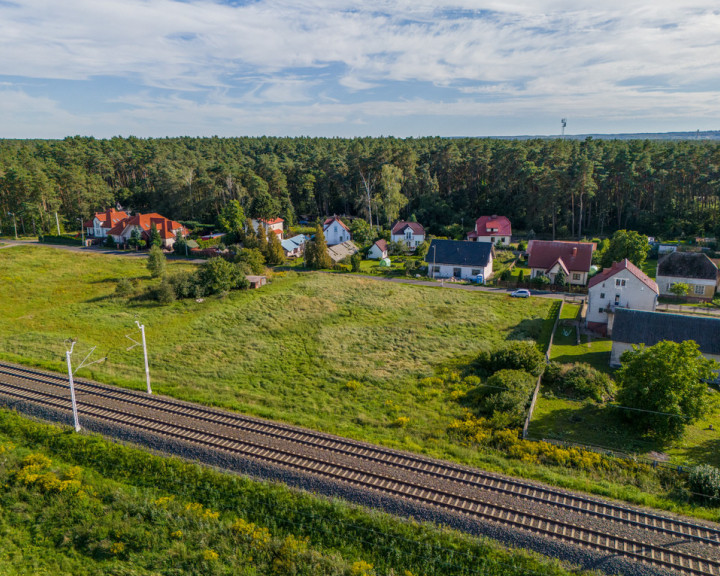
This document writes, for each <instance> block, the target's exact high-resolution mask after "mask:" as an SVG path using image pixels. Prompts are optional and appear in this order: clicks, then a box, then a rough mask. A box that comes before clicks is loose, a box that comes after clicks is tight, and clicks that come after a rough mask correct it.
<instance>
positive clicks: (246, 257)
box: [235, 248, 265, 275]
mask: <svg viewBox="0 0 720 576" xmlns="http://www.w3.org/2000/svg"><path fill="white" fill-rule="evenodd" d="M235 262H236V263H237V264H239V265H240V267H241V268H242V270H243V271H244V272H245V274H257V275H261V274H263V273H264V272H265V256H263V255H262V252H260V250H258V249H257V248H243V249H242V250H240V252H238V254H237V256H235Z"/></svg>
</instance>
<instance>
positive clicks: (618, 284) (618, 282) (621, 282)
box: [615, 278, 625, 288]
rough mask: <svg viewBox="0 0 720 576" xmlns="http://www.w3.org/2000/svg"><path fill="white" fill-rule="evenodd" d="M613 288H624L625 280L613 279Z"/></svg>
mask: <svg viewBox="0 0 720 576" xmlns="http://www.w3.org/2000/svg"><path fill="white" fill-rule="evenodd" d="M615 286H616V287H618V288H619V287H621V286H625V280H621V279H620V278H616V279H615Z"/></svg>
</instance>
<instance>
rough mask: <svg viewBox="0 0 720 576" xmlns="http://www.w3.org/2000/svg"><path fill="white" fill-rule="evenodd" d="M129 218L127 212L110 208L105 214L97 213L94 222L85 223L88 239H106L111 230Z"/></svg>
mask: <svg viewBox="0 0 720 576" xmlns="http://www.w3.org/2000/svg"><path fill="white" fill-rule="evenodd" d="M127 217H128V215H127V212H123V211H122V210H115V208H110V210H106V211H105V212H96V213H95V216H93V218H92V220H88V221H86V222H83V228H85V234H86V235H87V236H88V238H106V237H107V234H108V232H109V231H110V229H111V228H112V227H113V226H115V225H116V224H118V223H119V222H120V221H121V220H124V219H125V218H127Z"/></svg>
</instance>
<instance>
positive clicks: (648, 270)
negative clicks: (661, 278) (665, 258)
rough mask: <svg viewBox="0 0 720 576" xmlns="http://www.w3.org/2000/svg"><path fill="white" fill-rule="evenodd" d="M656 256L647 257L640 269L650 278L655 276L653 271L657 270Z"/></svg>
mask: <svg viewBox="0 0 720 576" xmlns="http://www.w3.org/2000/svg"><path fill="white" fill-rule="evenodd" d="M657 263H658V261H657V258H653V259H647V260H645V262H644V263H643V265H642V271H643V272H645V274H647V275H648V276H650V278H655V272H656V271H657Z"/></svg>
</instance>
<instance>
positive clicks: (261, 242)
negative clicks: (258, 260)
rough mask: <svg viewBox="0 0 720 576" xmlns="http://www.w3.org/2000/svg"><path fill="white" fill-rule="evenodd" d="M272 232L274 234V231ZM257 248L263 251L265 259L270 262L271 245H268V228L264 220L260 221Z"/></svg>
mask: <svg viewBox="0 0 720 576" xmlns="http://www.w3.org/2000/svg"><path fill="white" fill-rule="evenodd" d="M271 234H274V232H271ZM257 248H258V250H260V252H262V255H263V256H265V261H266V262H269V261H270V258H269V248H270V247H269V245H268V238H267V230H265V226H263V224H262V222H259V223H258V228H257Z"/></svg>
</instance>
